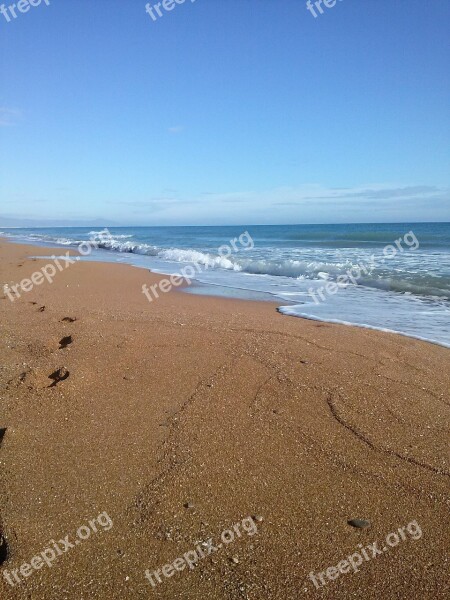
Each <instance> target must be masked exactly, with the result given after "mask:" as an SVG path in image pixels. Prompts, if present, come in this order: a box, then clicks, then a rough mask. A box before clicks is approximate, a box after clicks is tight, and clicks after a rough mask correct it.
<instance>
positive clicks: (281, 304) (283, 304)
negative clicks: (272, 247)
mask: <svg viewBox="0 0 450 600" xmlns="http://www.w3.org/2000/svg"><path fill="white" fill-rule="evenodd" d="M1 240H5V241H6V242H8V243H12V244H17V245H24V246H30V247H32V248H35V249H36V250H38V249H40V248H42V249H47V250H49V249H53V250H58V249H61V250H63V249H66V250H70V251H71V252H73V253H75V254H78V252H77V251H76V249H75V248H74V247H72V246H63V245H61V246H58V245H56V246H53V245H51V243H50V242H48V243H45V244H46V245H42V246H41V245H35V244H33V243H32V242H25V241H17V242H16V241H15V240H11V239H8V237H5V236H2V235H0V241H1ZM53 254H54V252H53ZM85 262H94V263H99V264H126V265H128V266H130V267H135V268H138V269H145V270H147V271H148V272H150V273H151V274H152V275H155V276H156V277H159V278H160V279H159V281H161V280H162V279H170V278H171V274H170V273H164V272H162V271H161V272H156V271H152V270H151V268H150V267H148V266H147V265H135V264H133V263H132V262H131V261H130V262H126V260H125V261H124V263H118V262H117V261H112V260H111V261H110V260H98V261H97V260H95V259H91V260H89V261H85ZM196 286H197V287H198V288H202V287H205V288H212V290H214V287H220V288H225V287H227V286H224V285H222V284H214V283H211V282H208V283H205V282H202V281H199V280H196V279H193V282H192V284H187V283H182V284H179V285H178V286H173V290H171V291H174V292H176V291H186V290H190V291H189V292H188V293H189V294H192V295H194V296H204V297H210V298H218V299H231V300H237V301H244V302H267V303H270V304H274V305H276V310H277V312H278V313H279V314H281V315H283V316H286V317H292V318H296V319H305V320H309V321H316V322H319V323H325V324H330V325H342V326H345V327H357V328H360V329H368V330H371V331H379V332H382V333H389V334H394V335H400V336H404V337H407V338H410V339H414V340H418V341H421V342H425V343H428V344H433V345H437V346H440V347H442V348H447V349H450V342H449V343H446V342H443V341H439V340H434V339H432V338H429V337H425V336H420V335H414V334H410V333H406V332H403V331H399V330H396V329H390V328H384V327H381V326H374V325H368V324H364V323H352V322H350V321H346V320H343V319H339V318H328V319H327V318H321V317H318V316H315V315H307V314H300V315H298V314H290V313H289V306H292V305H296V302H295V301H289V300H282V299H281V298H280V299H278V300H274V299H271V298H269V297H267V298H260V299H254V298H244V297H242V298H241V297H238V296H236V295H232V294H230V295H229V296H227V295H222V294H219V293H217V294H214V293H213V291H211V293H210V294H208V293H196V292H195V291H193V290H194V289H195V287H196ZM178 287H179V289H177V288H178ZM229 289H230V290H236V291H237V290H241V289H243V290H245V291H248V290H246V288H235V287H234V286H229ZM254 293H255V295H259V294H260V295H268V293H267V292H254ZM283 308H286V309H288V310H286V311H283V310H282V309H283Z"/></svg>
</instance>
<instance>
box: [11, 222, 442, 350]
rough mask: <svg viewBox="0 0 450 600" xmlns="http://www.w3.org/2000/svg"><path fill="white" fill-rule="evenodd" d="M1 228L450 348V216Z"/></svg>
mask: <svg viewBox="0 0 450 600" xmlns="http://www.w3.org/2000/svg"><path fill="white" fill-rule="evenodd" d="M0 234H1V235H3V236H6V237H8V238H9V239H11V240H12V241H17V242H21V243H24V242H26V243H30V244H34V245H39V246H45V247H48V246H53V247H54V246H61V247H62V248H67V247H77V246H79V244H80V243H82V242H86V241H89V240H94V241H96V246H97V247H93V250H92V252H91V253H90V254H89V255H86V256H85V257H83V258H82V260H96V261H107V262H118V263H129V264H132V265H135V266H138V267H142V268H145V269H149V270H150V271H153V272H156V273H166V274H168V275H172V274H179V273H180V271H182V272H184V273H187V274H189V277H190V280H191V282H192V283H191V285H189V286H188V287H187V288H185V289H184V292H185V293H190V294H203V295H212V296H221V297H231V298H241V299H249V300H261V301H267V300H270V301H275V302H276V303H277V304H278V306H279V308H278V310H279V312H280V313H282V314H284V315H286V318H288V317H302V318H307V319H315V320H318V321H326V322H330V323H342V324H345V325H356V326H359V327H366V328H370V329H378V330H381V331H390V332H394V333H398V334H402V335H406V336H411V337H414V338H417V339H421V340H426V341H429V342H432V343H436V344H440V345H442V346H446V347H448V348H450V223H395V224H390V223H385V224H367V223H366V224H349V225H342V224H340V225H240V226H215V227H108V228H107V231H105V230H104V229H102V228H100V227H95V228H92V227H56V228H39V229H38V228H24V229H19V228H14V229H5V228H4V229H3V230H2V231H0ZM84 248H86V246H84ZM61 254H62V255H63V254H64V252H62V253H61ZM189 266H190V267H192V268H190V269H189V268H188V270H187V271H186V270H185V269H186V268H187V267H189ZM129 293H130V294H135V293H141V290H140V289H137V290H129Z"/></svg>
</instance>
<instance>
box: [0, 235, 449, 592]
mask: <svg viewBox="0 0 450 600" xmlns="http://www.w3.org/2000/svg"><path fill="white" fill-rule="evenodd" d="M31 247H32V246H31ZM38 248H39V252H40V253H41V255H48V256H51V255H52V254H54V249H53V248H52V249H47V250H46V249H45V248H43V247H41V246H39V247H38ZM29 249H30V245H19V244H17V243H15V242H14V243H9V240H5V239H1V238H0V267H1V283H2V285H3V283H5V282H7V281H15V282H17V283H18V282H19V281H21V280H23V279H24V278H29V277H30V275H31V274H32V273H33V272H35V271H36V270H37V269H40V268H41V267H42V266H44V265H45V263H46V261H45V259H43V260H38V259H36V260H27V256H28V255H29V254H30V251H29ZM65 250H67V249H65ZM72 250H73V249H72ZM162 277H163V276H159V275H158V274H156V273H150V272H149V271H148V270H142V269H138V268H132V267H131V266H130V265H128V264H117V263H107V262H94V261H84V262H83V261H79V262H76V263H75V264H73V265H71V266H70V268H67V269H65V270H63V271H61V272H59V273H58V275H57V276H55V278H54V281H53V283H52V284H51V285H50V284H48V283H47V282H45V283H43V284H42V285H39V286H36V287H35V288H33V289H32V290H31V291H30V292H28V293H25V294H24V295H23V297H22V298H20V299H19V300H17V301H15V302H14V303H11V302H10V301H8V299H7V298H5V297H4V299H3V300H2V301H0V311H1V323H2V337H1V340H0V345H1V353H2V357H3V368H2V370H1V372H0V389H1V400H0V402H1V417H0V430H3V429H5V430H6V431H5V433H4V435H3V438H2V440H1V446H0V461H1V463H2V467H3V468H2V474H1V480H2V481H1V484H2V485H1V488H0V499H1V507H2V508H1V510H0V527H1V528H2V531H3V534H4V535H5V537H6V540H7V545H8V557H7V560H6V561H5V562H3V564H2V565H1V566H0V570H1V571H2V573H3V572H4V570H5V569H6V570H8V573H12V572H13V571H14V570H15V569H16V570H17V569H20V567H21V565H22V564H23V563H28V564H29V562H30V559H32V557H34V556H36V555H37V554H38V553H39V552H41V551H43V550H44V549H45V548H46V547H48V542H49V540H58V539H59V538H64V536H65V535H66V534H70V535H71V536H72V538H71V539H74V532H75V531H76V530H77V528H79V527H80V526H82V525H83V524H87V523H88V522H89V519H92V517H95V515H99V516H100V515H101V514H103V513H107V515H108V516H109V518H110V519H111V521H112V526H111V528H110V529H109V530H106V529H105V530H104V531H102V530H101V529H100V527H99V526H98V525H97V528H98V529H99V531H98V532H97V533H95V535H94V534H92V535H91V537H89V539H86V540H85V541H83V542H82V546H81V547H79V548H75V547H74V548H72V549H71V550H70V553H68V554H67V556H61V557H59V558H58V559H57V560H55V562H54V564H53V565H52V567H51V568H47V567H45V568H42V569H40V570H38V571H36V572H31V573H30V574H29V576H27V577H25V576H22V575H21V576H20V577H21V580H23V581H22V583H21V584H17V585H15V586H11V585H9V584H8V582H7V580H6V578H5V577H0V591H1V595H2V597H5V598H6V600H10V599H11V600H16V599H19V598H23V597H24V593H26V594H29V595H30V597H36V598H45V600H53V599H55V600H56V599H58V600H60V598H61V597H65V598H67V599H68V600H72V599H73V600H78V599H79V598H80V597H81V596H83V597H86V598H99V599H100V600H103V599H104V600H111V599H113V600H115V599H116V598H117V599H119V598H120V599H123V598H125V599H128V598H130V599H133V598H138V597H147V596H148V595H150V594H153V595H154V596H155V597H156V598H164V599H165V598H185V599H188V600H191V599H192V600H198V598H200V597H203V596H204V595H209V597H211V598H212V599H214V600H224V598H226V599H228V598H229V599H230V600H231V599H234V598H249V599H250V600H259V599H260V598H270V599H271V600H272V599H273V600H278V599H280V600H281V599H283V600H286V599H287V600H291V599H292V600H294V599H295V600H297V598H298V596H299V593H300V592H301V591H302V590H303V592H304V593H305V594H307V595H309V596H310V597H312V598H330V599H331V598H333V600H334V599H338V600H340V599H343V600H347V599H350V598H353V597H355V596H356V595H357V594H360V593H361V590H364V595H365V596H366V597H367V598H368V599H369V600H371V599H373V600H375V599H376V600H378V598H380V597H390V595H392V593H393V590H395V593H398V594H399V593H401V594H402V596H401V597H404V598H411V599H413V600H414V599H415V598H417V599H418V600H419V599H420V600H422V599H423V598H425V599H427V598H429V599H430V600H431V599H432V598H433V599H436V598H437V599H439V598H445V597H446V596H447V591H448V590H446V589H445V583H444V578H445V572H446V568H447V566H448V563H447V562H446V561H447V555H446V553H447V552H448V550H447V547H446V540H445V535H442V533H443V531H445V529H446V527H448V526H449V516H448V501H449V499H450V488H449V479H450V465H449V461H448V458H447V455H448V452H447V449H448V433H449V429H450V406H449V404H448V389H450V369H449V367H450V355H449V353H448V351H447V349H446V348H443V347H442V346H439V345H434V344H430V343H427V342H422V341H419V340H416V339H414V338H409V337H405V336H402V335H394V334H389V333H384V332H380V331H375V330H369V329H363V328H359V327H348V326H343V325H334V324H329V323H327V322H322V321H320V322H319V321H312V320H308V319H302V318H295V319H286V318H284V317H285V315H281V314H279V313H278V312H277V311H276V306H279V303H270V302H258V301H251V300H235V299H228V298H217V297H214V296H203V295H194V294H174V293H170V292H169V293H166V294H163V295H161V297H160V298H159V299H158V300H156V301H154V302H152V303H149V302H148V300H146V298H145V297H144V296H143V294H142V292H141V286H142V284H143V283H147V284H154V283H156V282H157V281H159V279H160V278H162ZM42 308H43V310H41V309H42ZM63 368H64V369H65V371H64V372H61V373H60V375H59V376H58V375H55V373H57V372H58V371H59V369H63ZM52 377H53V378H52ZM248 517H255V521H254V522H255V524H256V526H257V529H258V532H257V534H255V535H252V536H248V535H247V533H245V532H244V533H242V531H241V533H242V535H241V536H237V535H235V536H234V538H235V539H234V540H233V541H232V542H230V543H229V544H226V546H225V545H224V547H223V548H222V549H221V551H220V552H217V553H214V554H212V555H211V556H206V557H205V558H204V559H203V560H201V561H199V564H198V566H197V567H195V569H192V570H191V569H190V568H188V567H186V568H185V569H184V570H183V571H182V572H179V573H176V576H172V575H170V577H169V576H164V577H163V576H162V575H161V573H160V577H161V579H162V581H161V582H159V583H158V584H157V585H156V587H152V585H151V583H150V582H149V580H148V579H146V577H145V572H146V570H149V571H150V572H151V573H153V572H154V571H155V570H158V569H162V567H163V565H169V564H173V563H174V561H175V560H176V557H182V556H183V555H184V554H185V553H186V552H188V551H189V550H193V549H194V548H196V547H197V545H198V544H197V542H199V541H201V540H205V541H207V540H208V539H210V538H212V539H213V540H216V541H217V540H218V539H219V541H220V538H219V536H220V534H221V532H224V531H225V530H228V529H230V528H231V529H232V526H233V524H235V525H236V524H238V523H242V522H243V520H244V519H246V518H248ZM256 517H261V520H260V519H256ZM351 519H367V520H368V521H370V527H368V528H367V529H357V528H354V527H352V526H350V525H349V524H348V521H349V520H351ZM413 521H415V522H416V523H418V524H419V525H420V528H421V531H422V532H423V536H422V537H421V539H417V540H415V539H414V538H407V539H405V540H403V541H402V542H401V543H399V544H398V547H396V548H394V547H392V548H390V550H389V552H386V553H385V554H384V555H383V556H379V557H377V558H376V560H375V559H374V560H370V561H366V560H364V563H363V564H362V566H361V567H360V569H359V571H358V572H357V573H353V571H351V572H349V573H347V574H343V573H342V574H341V575H340V576H339V579H338V580H337V581H334V580H331V579H330V578H328V577H326V579H325V582H326V583H325V584H324V585H322V584H321V583H320V581H321V579H320V577H319V578H318V577H316V581H317V582H318V584H319V588H317V586H315V584H314V581H313V579H312V578H311V577H310V576H309V575H310V573H314V574H316V575H317V574H318V573H324V572H326V571H327V568H329V567H331V566H333V565H337V564H338V563H339V561H341V560H342V559H343V558H345V557H348V556H350V555H352V554H353V553H355V552H356V551H357V550H358V548H359V546H358V544H363V545H365V546H367V545H369V544H371V543H374V542H375V541H376V540H378V541H380V540H383V539H385V538H386V536H387V535H388V534H389V533H390V532H395V531H398V529H399V527H401V526H406V525H407V524H408V523H412V522H413ZM241 529H242V528H241ZM168 572H169V571H168ZM154 581H155V579H154Z"/></svg>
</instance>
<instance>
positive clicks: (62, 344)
mask: <svg viewBox="0 0 450 600" xmlns="http://www.w3.org/2000/svg"><path fill="white" fill-rule="evenodd" d="M72 342H73V338H72V336H71V335H66V337H63V338H62V339H61V340H59V349H60V350H62V349H63V348H67V346H68V345H69V344H71V343H72Z"/></svg>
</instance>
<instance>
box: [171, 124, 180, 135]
mask: <svg viewBox="0 0 450 600" xmlns="http://www.w3.org/2000/svg"><path fill="white" fill-rule="evenodd" d="M167 131H168V132H169V133H172V134H174V135H175V134H177V133H181V132H182V131H184V127H183V125H174V126H173V127H169V129H168V130H167Z"/></svg>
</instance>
